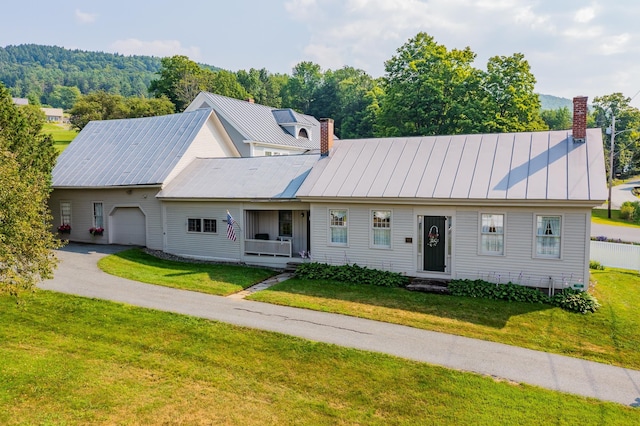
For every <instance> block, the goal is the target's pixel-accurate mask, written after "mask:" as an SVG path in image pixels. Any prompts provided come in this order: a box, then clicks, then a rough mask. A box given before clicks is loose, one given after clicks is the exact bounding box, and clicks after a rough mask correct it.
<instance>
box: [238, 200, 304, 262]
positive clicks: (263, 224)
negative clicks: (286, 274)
mask: <svg viewBox="0 0 640 426" xmlns="http://www.w3.org/2000/svg"><path fill="white" fill-rule="evenodd" d="M244 214H245V217H244V222H245V230H244V253H243V254H244V256H245V261H246V262H247V263H249V262H251V263H254V262H257V263H263V262H260V261H259V260H257V259H256V258H262V257H271V258H283V260H284V262H282V261H276V259H270V260H268V261H267V262H268V263H274V261H275V263H278V264H280V263H283V264H286V262H288V261H291V259H293V258H298V259H300V260H302V259H303V258H304V257H306V256H307V253H308V252H309V247H310V235H309V229H310V227H309V210H245V213H244Z"/></svg>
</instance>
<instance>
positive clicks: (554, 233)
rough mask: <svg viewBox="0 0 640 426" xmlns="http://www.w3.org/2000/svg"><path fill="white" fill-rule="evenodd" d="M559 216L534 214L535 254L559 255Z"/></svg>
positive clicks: (560, 221)
mask: <svg viewBox="0 0 640 426" xmlns="http://www.w3.org/2000/svg"><path fill="white" fill-rule="evenodd" d="M561 226H562V217H561V216H536V255H537V256H539V257H552V258H559V257H560V237H561Z"/></svg>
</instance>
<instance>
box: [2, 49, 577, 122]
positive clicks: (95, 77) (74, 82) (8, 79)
mask: <svg viewBox="0 0 640 426" xmlns="http://www.w3.org/2000/svg"><path fill="white" fill-rule="evenodd" d="M160 61H161V58H159V57H156V56H145V55H130V56H125V55H121V54H117V53H105V52H93V51H85V50H78V49H66V48H64V47H58V46H45V45H38V44H21V45H15V46H14V45H9V46H6V47H0V82H2V84H4V85H5V86H6V87H7V88H8V89H9V90H10V91H11V94H12V95H13V96H14V97H21V98H26V97H28V96H36V97H38V98H39V99H40V101H41V102H42V103H46V101H47V96H48V95H49V94H50V93H51V91H52V90H53V89H54V87H55V86H75V87H77V88H78V89H80V92H81V93H82V94H87V93H91V92H94V91H97V90H104V91H106V92H109V93H115V94H120V95H123V96H148V87H149V84H150V82H151V81H152V80H155V79H156V78H158V75H157V72H158V71H159V70H160V67H161V63H160ZM200 65H202V66H203V67H206V68H209V69H212V70H214V71H215V70H218V69H219V68H218V67H215V66H212V65H207V64H200ZM538 96H539V97H540V102H541V105H542V109H543V110H548V109H558V108H562V107H568V108H569V110H571V109H572V108H573V102H572V100H571V99H566V98H561V97H558V96H553V95H545V94H539V95H538Z"/></svg>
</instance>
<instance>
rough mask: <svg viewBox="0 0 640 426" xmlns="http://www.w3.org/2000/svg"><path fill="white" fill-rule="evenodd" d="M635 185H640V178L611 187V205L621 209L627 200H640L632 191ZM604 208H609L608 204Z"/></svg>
mask: <svg viewBox="0 0 640 426" xmlns="http://www.w3.org/2000/svg"><path fill="white" fill-rule="evenodd" d="M634 186H640V180H636V179H634V180H632V181H629V182H626V183H623V184H621V185H616V186H614V187H612V188H611V207H612V208H614V209H619V208H620V206H621V205H622V203H624V202H625V201H640V199H638V197H636V196H635V195H633V194H632V193H631V190H632V189H633V187H634ZM603 208H605V209H606V208H607V206H606V204H605V205H604V207H603Z"/></svg>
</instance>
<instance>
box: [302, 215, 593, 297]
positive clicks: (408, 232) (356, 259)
mask: <svg viewBox="0 0 640 426" xmlns="http://www.w3.org/2000/svg"><path fill="white" fill-rule="evenodd" d="M329 209H348V211H349V217H348V246H347V247H339V246H332V245H331V244H329V231H328V229H329V219H328V215H329V214H328V211H329ZM372 209H384V210H392V212H393V217H392V225H391V229H392V248H391V249H390V250H384V249H374V248H371V246H370V226H371V225H370V223H371V222H370V214H371V213H370V212H371V210H372ZM482 212H485V213H502V214H504V215H505V255H504V256H490V255H480V254H479V238H480V228H479V220H480V219H479V214H480V213H482ZM536 214H546V215H549V214H551V215H561V216H562V218H563V220H562V239H561V243H562V248H561V259H542V258H536V257H535V237H534V231H535V217H536ZM417 215H427V216H428V215H435V216H449V215H450V216H452V219H453V233H452V238H453V245H452V252H453V258H452V259H450V262H452V265H451V278H460V279H477V278H481V279H485V280H490V281H497V280H498V279H499V280H500V282H507V281H512V282H517V283H519V284H523V285H530V286H536V287H537V286H540V287H548V286H549V278H551V279H552V280H553V283H554V286H556V287H559V286H561V285H562V283H563V282H566V283H569V282H571V283H577V282H580V281H582V282H588V244H587V240H588V237H587V234H588V232H589V229H588V222H587V220H588V218H590V210H589V209H588V208H564V209H556V210H549V209H539V210H537V209H531V208H494V207H490V208H479V207H474V208H458V209H455V210H450V209H446V208H444V207H437V206H433V207H427V206H401V205H386V204H374V203H369V204H354V203H331V204H329V203H313V204H312V206H311V255H312V258H313V260H315V261H317V262H325V263H330V264H344V263H357V264H358V265H362V266H367V267H370V268H376V269H385V270H392V271H395V272H400V273H404V274H406V275H409V276H430V275H429V274H425V273H423V272H420V270H421V269H422V267H421V265H420V264H418V253H417V251H418V250H417V248H418V247H417V245H418V242H419V238H418V235H417V225H416V223H417ZM406 238H411V239H412V242H411V243H407V242H406V241H405V239H406ZM432 275H433V274H432Z"/></svg>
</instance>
